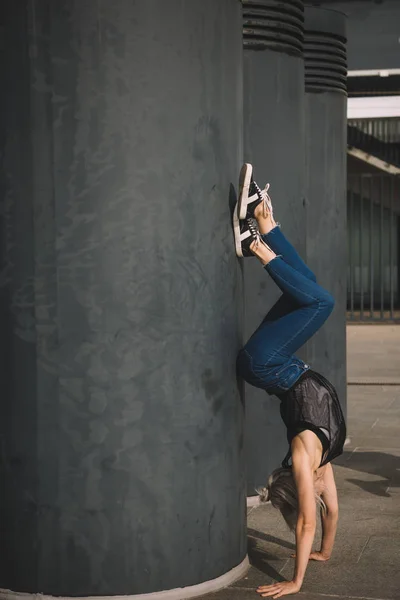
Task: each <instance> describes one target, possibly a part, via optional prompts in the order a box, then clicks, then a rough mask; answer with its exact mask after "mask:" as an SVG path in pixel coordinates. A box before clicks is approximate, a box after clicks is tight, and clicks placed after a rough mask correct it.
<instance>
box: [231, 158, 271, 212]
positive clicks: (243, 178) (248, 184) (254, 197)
mask: <svg viewBox="0 0 400 600" xmlns="http://www.w3.org/2000/svg"><path fill="white" fill-rule="evenodd" d="M268 190H269V183H267V185H266V186H265V188H264V189H263V190H262V189H260V187H259V186H258V185H257V183H256V182H255V181H254V179H253V166H252V165H251V164H249V163H245V164H244V165H243V167H242V169H241V171H240V176H239V200H238V208H237V212H238V216H239V219H254V211H255V209H256V207H257V206H258V205H259V204H260V202H263V205H264V216H265V217H267V216H268V215H271V219H273V218H274V211H273V208H272V202H271V198H270V197H269V195H268Z"/></svg>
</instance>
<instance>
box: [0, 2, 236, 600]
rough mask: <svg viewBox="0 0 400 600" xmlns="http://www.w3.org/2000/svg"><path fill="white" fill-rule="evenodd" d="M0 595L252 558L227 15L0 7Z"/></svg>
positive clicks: (226, 10)
mask: <svg viewBox="0 0 400 600" xmlns="http://www.w3.org/2000/svg"><path fill="white" fill-rule="evenodd" d="M3 4H4V5H7V8H6V7H5V6H2V8H1V23H2V32H1V33H2V39H3V44H4V46H3V52H2V63H1V86H2V89H3V90H6V91H7V94H4V93H3V94H2V95H1V103H2V104H1V117H0V120H1V129H0V136H1V138H0V139H1V156H2V162H3V164H2V170H1V190H2V194H1V223H0V225H1V257H0V258H1V281H0V292H1V293H0V298H1V307H2V311H1V331H2V335H1V348H2V350H1V357H2V373H3V375H2V382H3V385H2V400H1V414H0V427H1V431H0V435H1V438H0V441H1V443H0V452H1V460H0V474H1V479H0V490H1V500H0V521H1V546H2V549H3V551H2V558H1V560H0V588H7V589H12V590H16V591H20V592H31V593H36V592H43V593H46V594H53V595H63V596H86V595H115V594H120V595H122V594H138V593H146V592H153V591H158V590H165V589H171V588H177V587H184V586H190V585H193V584H198V583H200V582H203V581H206V580H209V579H213V578H216V577H219V576H220V575H223V574H224V573H226V572H227V571H229V570H231V569H232V568H233V567H236V566H237V565H238V564H239V563H241V561H243V560H244V558H245V557H246V544H245V481H244V456H243V403H242V401H241V397H240V394H239V390H238V387H237V382H236V376H235V359H236V354H237V351H238V349H239V346H240V344H241V338H242V332H241V330H240V324H239V320H240V319H239V317H240V315H241V297H242V293H243V290H242V284H241V271H240V268H239V265H238V261H237V260H236V256H235V253H234V245H233V236H232V229H231V217H230V207H229V201H230V199H231V201H233V198H230V194H232V192H231V190H232V183H233V184H235V186H236V180H237V174H238V169H239V167H240V164H241V161H242V142H241V140H242V114H243V108H242V79H241V73H242V20H241V18H242V17H241V4H240V2H238V0H218V2H215V0H191V1H190V2H183V1H182V0H137V1H135V0H114V1H113V2H98V0H86V1H85V2H82V1H81V0H68V1H67V0H60V1H58V2H53V1H51V0H36V1H35V2H27V1H26V2H22V1H21V2H15V3H9V2H7V3H3Z"/></svg>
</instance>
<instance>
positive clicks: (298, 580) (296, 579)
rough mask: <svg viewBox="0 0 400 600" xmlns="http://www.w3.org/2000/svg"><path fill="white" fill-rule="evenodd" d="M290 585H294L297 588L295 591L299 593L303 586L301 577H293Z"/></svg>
mask: <svg viewBox="0 0 400 600" xmlns="http://www.w3.org/2000/svg"><path fill="white" fill-rule="evenodd" d="M292 583H294V585H295V586H296V587H297V588H298V589H297V591H299V590H300V589H301V586H302V585H303V577H301V578H300V577H293V579H292Z"/></svg>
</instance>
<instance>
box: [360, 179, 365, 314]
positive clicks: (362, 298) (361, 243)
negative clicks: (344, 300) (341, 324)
mask: <svg viewBox="0 0 400 600" xmlns="http://www.w3.org/2000/svg"><path fill="white" fill-rule="evenodd" d="M364 181H365V178H364V177H363V176H362V175H361V180H360V321H362V320H363V317H364V277H363V263H364V260H363V258H364V257H363V212H364V210H363V209H364Z"/></svg>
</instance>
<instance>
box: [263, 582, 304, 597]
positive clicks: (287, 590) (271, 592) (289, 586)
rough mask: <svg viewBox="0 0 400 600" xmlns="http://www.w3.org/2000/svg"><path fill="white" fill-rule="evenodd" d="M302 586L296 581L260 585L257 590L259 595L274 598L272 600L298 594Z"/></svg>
mask: <svg viewBox="0 0 400 600" xmlns="http://www.w3.org/2000/svg"><path fill="white" fill-rule="evenodd" d="M300 588H301V586H300V585H298V584H297V583H295V582H294V581H279V582H277V583H273V584H272V585H260V586H259V587H258V588H257V593H258V594H260V595H261V596H263V597H266V596H272V598H280V597H281V596H288V595H289V594H296V593H297V592H299V591H300Z"/></svg>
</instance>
